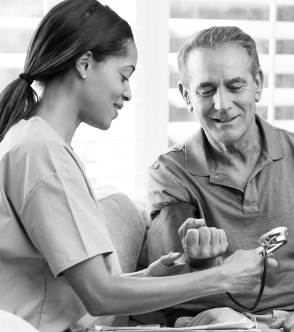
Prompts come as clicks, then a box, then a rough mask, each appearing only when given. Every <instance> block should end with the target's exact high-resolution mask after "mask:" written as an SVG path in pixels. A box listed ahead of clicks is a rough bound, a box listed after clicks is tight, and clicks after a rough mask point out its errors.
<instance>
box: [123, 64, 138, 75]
mask: <svg viewBox="0 0 294 332" xmlns="http://www.w3.org/2000/svg"><path fill="white" fill-rule="evenodd" d="M124 68H131V70H132V71H131V74H132V73H133V72H134V71H135V69H136V68H135V67H134V66H133V65H127V66H124Z"/></svg>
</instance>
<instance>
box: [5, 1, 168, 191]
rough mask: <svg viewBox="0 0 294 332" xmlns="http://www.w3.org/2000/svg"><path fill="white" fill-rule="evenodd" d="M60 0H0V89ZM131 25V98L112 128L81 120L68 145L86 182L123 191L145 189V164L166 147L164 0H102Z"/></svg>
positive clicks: (15, 71)
mask: <svg viewBox="0 0 294 332" xmlns="http://www.w3.org/2000/svg"><path fill="white" fill-rule="evenodd" d="M58 2H60V0H9V1H8V0H0V77H1V80H0V90H1V91H2V90H3V88H4V87H5V86H6V85H7V84H8V83H9V82H11V81H12V80H14V79H15V78H16V77H17V76H18V75H19V73H21V72H22V70H23V65H24V61H25V53H26V51H27V46H28V44H29V41H30V39H31V36H32V34H33V31H34V30H35V28H36V27H37V25H38V23H39V22H40V19H41V18H42V17H43V16H44V15H45V14H46V13H47V12H48V10H49V9H50V8H52V6H53V5H55V4H56V3H58ZM101 2H102V3H104V4H107V5H109V6H110V7H111V8H112V9H114V10H115V11H116V12H118V14H119V15H120V16H122V17H123V18H125V19H126V20H127V21H128V22H129V23H130V25H131V26H132V28H133V32H134V37H135V41H136V44H137V47H138V51H139V59H138V64H137V68H136V71H135V74H134V75H133V76H132V78H131V80H130V85H131V89H132V96H133V99H132V100H131V101H130V102H128V103H125V106H124V108H123V109H122V110H121V111H120V112H119V117H118V118H117V119H115V120H114V121H113V123H112V126H111V128H110V129H109V130H107V131H100V130H97V129H94V128H91V127H89V126H87V125H85V124H81V125H80V126H79V128H78V129H77V131H76V134H75V136H74V139H73V143H72V145H73V148H74V150H75V152H76V153H77V154H78V155H79V157H80V158H81V160H82V161H83V163H84V165H85V168H86V173H87V175H88V177H89V178H90V181H91V183H92V185H94V186H95V185H99V184H108V185H113V186H115V187H116V188H118V189H120V190H123V191H125V192H131V193H132V192H138V191H139V192H141V191H144V190H145V187H146V174H147V168H148V165H150V163H151V162H152V161H153V160H154V159H155V158H156V156H157V155H158V154H159V153H160V152H161V151H163V150H165V149H166V148H167V146H168V145H167V142H168V139H167V130H166V128H167V121H168V98H167V95H168V75H169V71H168V51H169V28H168V19H169V0H160V1H157V0H102V1H101Z"/></svg>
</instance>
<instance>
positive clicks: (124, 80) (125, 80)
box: [121, 75, 129, 83]
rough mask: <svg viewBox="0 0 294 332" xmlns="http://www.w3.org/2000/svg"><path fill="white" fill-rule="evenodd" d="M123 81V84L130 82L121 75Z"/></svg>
mask: <svg viewBox="0 0 294 332" xmlns="http://www.w3.org/2000/svg"><path fill="white" fill-rule="evenodd" d="M121 81H122V83H124V82H128V81H129V80H128V79H127V78H126V77H125V76H124V75H121Z"/></svg>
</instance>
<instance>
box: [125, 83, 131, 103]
mask: <svg viewBox="0 0 294 332" xmlns="http://www.w3.org/2000/svg"><path fill="white" fill-rule="evenodd" d="M131 99H132V92H131V87H130V84H129V82H127V84H126V88H125V91H124V92H123V100H124V101H130V100H131Z"/></svg>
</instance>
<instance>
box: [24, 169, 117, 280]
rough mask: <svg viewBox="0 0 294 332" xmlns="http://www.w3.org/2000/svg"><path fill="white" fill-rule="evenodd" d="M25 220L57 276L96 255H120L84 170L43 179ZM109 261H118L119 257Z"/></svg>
mask: <svg viewBox="0 0 294 332" xmlns="http://www.w3.org/2000/svg"><path fill="white" fill-rule="evenodd" d="M21 220H22V223H23V225H24V227H25V230H26V232H27V234H28V236H29V237H30V239H31V241H32V242H33V244H34V245H35V247H36V248H37V249H38V250H39V251H40V253H41V254H42V255H43V256H44V258H45V259H46V260H47V261H48V264H49V266H50V268H51V270H52V272H53V274H54V275H55V276H58V275H59V274H60V273H62V272H63V271H64V270H66V269H68V268H69V267H71V266H73V265H75V264H78V263H80V262H82V261H84V260H86V259H89V258H91V257H93V256H96V255H100V254H103V255H109V254H111V255H114V256H116V254H115V249H114V247H113V244H112V242H111V240H110V238H109V234H108V232H107V229H106V227H105V225H104V222H103V220H102V218H101V215H100V213H99V210H98V207H97V205H96V202H95V201H94V199H93V198H92V196H91V195H90V192H89V189H88V187H87V184H86V182H85V179H84V177H83V176H82V174H77V173H61V174H60V173H58V174H53V175H51V176H49V177H48V178H46V179H45V180H44V181H42V182H41V183H40V184H39V185H38V186H37V187H36V188H35V190H34V191H33V192H32V193H31V194H30V196H29V197H28V199H27V201H26V204H25V206H24V210H23V213H22V215H21ZM112 253H114V254H112ZM107 261H108V263H109V261H110V262H113V263H110V264H116V262H117V264H118V260H117V258H116V257H114V259H110V260H109V259H107ZM114 270H117V269H116V268H114Z"/></svg>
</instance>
